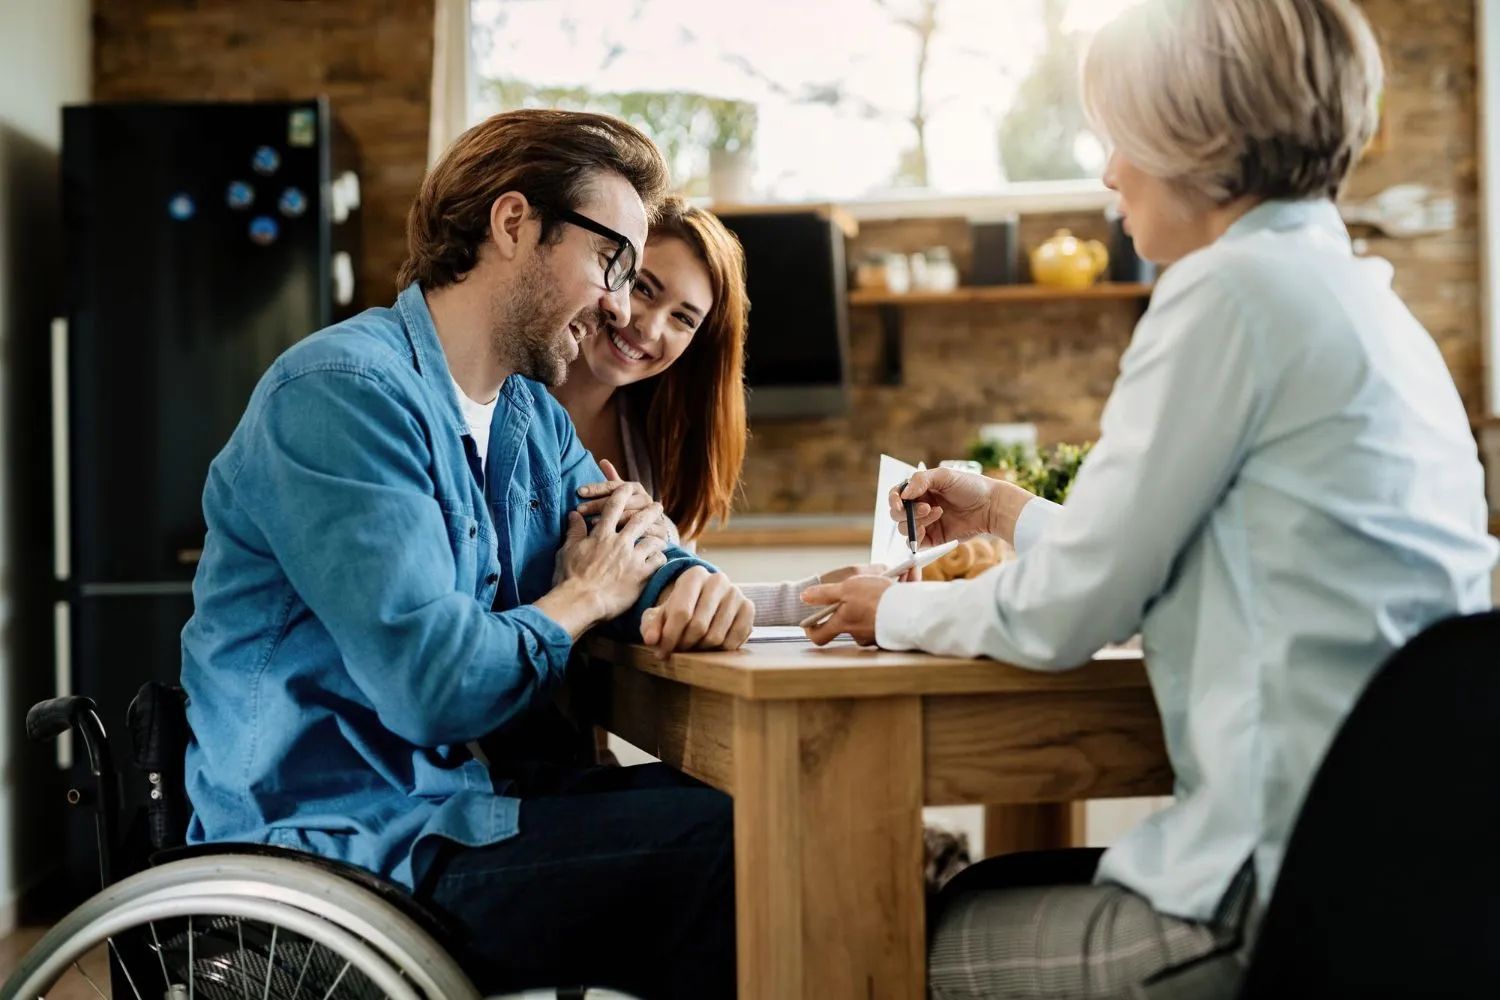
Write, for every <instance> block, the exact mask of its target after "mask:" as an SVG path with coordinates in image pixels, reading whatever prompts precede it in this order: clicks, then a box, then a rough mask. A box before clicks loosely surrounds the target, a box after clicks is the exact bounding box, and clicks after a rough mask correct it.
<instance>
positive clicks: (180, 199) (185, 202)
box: [167, 192, 197, 222]
mask: <svg viewBox="0 0 1500 1000" xmlns="http://www.w3.org/2000/svg"><path fill="white" fill-rule="evenodd" d="M196 211H197V206H195V205H194V204H193V199H192V198H191V197H189V196H188V195H187V194H186V193H184V192H178V193H177V194H174V195H173V196H172V197H171V200H169V201H168V202H167V214H168V215H170V216H171V217H172V218H174V219H176V220H177V221H178V222H186V221H187V220H189V219H191V218H192V217H193V213H194V212H196Z"/></svg>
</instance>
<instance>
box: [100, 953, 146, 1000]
mask: <svg viewBox="0 0 1500 1000" xmlns="http://www.w3.org/2000/svg"><path fill="white" fill-rule="evenodd" d="M105 940H106V942H107V943H108V944H109V950H110V951H112V952H113V953H114V956H115V961H116V962H119V963H120V971H121V972H123V973H125V981H126V982H127V983H129V984H130V992H132V993H134V994H135V1000H141V991H140V990H138V989H136V986H135V977H134V976H132V975H131V974H130V967H129V966H128V965H126V964H125V956H124V955H121V954H120V949H119V946H117V945H116V944H115V939H114V938H106V939H105Z"/></svg>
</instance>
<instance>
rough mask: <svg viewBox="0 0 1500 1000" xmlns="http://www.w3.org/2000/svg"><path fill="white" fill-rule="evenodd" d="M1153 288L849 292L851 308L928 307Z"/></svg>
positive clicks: (1104, 295)
mask: <svg viewBox="0 0 1500 1000" xmlns="http://www.w3.org/2000/svg"><path fill="white" fill-rule="evenodd" d="M1151 287H1152V286H1151V285H1149V284H1144V283H1141V284H1138V283H1135V282H1123V281H1102V282H1100V283H1099V284H1096V285H1090V286H1089V287H1087V288H1054V287H1051V286H1049V285H1036V284H1025V285H974V286H969V287H966V288H955V289H954V290H953V291H951V292H886V291H880V290H877V289H869V288H856V289H852V290H851V291H850V292H849V304H850V305H851V306H928V305H943V304H949V303H954V304H963V303H982V302H1051V301H1055V300H1060V299H1148V298H1150V297H1151Z"/></svg>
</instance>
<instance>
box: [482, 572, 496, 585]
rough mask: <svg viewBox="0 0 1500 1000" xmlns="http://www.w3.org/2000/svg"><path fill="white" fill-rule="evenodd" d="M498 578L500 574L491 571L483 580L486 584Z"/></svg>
mask: <svg viewBox="0 0 1500 1000" xmlns="http://www.w3.org/2000/svg"><path fill="white" fill-rule="evenodd" d="M499 579H500V574H499V573H491V574H490V575H489V576H487V577H485V578H484V582H485V583H486V584H491V583H495V582H497V581H498V580H499Z"/></svg>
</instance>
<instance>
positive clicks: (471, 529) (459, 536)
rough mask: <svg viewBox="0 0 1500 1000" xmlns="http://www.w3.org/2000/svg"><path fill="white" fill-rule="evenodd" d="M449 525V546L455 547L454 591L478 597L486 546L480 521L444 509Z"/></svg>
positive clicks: (444, 516)
mask: <svg viewBox="0 0 1500 1000" xmlns="http://www.w3.org/2000/svg"><path fill="white" fill-rule="evenodd" d="M443 520H444V521H445V522H447V525H448V544H449V545H451V546H452V547H453V572H454V578H453V589H454V590H457V591H459V592H460V593H464V594H471V595H474V596H478V593H479V580H480V574H479V570H480V561H481V558H482V553H483V552H484V549H485V546H484V545H482V544H480V542H481V539H480V537H479V536H480V529H479V521H478V520H477V519H476V518H474V517H473V516H471V515H469V514H466V513H464V512H463V511H461V510H454V509H450V508H449V507H447V506H444V508H443Z"/></svg>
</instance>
